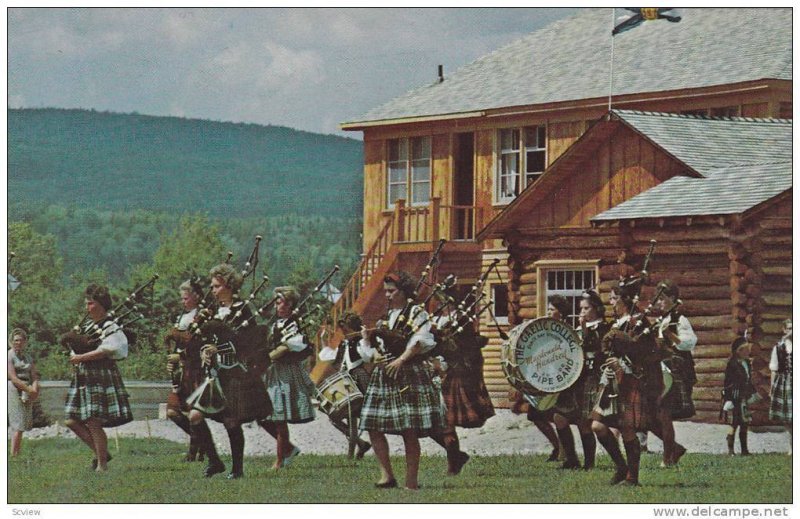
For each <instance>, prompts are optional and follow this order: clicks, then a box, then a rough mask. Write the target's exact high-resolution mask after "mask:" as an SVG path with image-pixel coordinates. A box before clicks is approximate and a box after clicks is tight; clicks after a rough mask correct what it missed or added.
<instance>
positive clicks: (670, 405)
mask: <svg viewBox="0 0 800 519" xmlns="http://www.w3.org/2000/svg"><path fill="white" fill-rule="evenodd" d="M656 290H657V291H658V290H660V291H661V297H660V298H659V300H658V309H659V311H660V312H661V313H662V314H663V315H662V316H661V317H660V318H659V320H658V322H657V323H656V329H657V341H658V343H659V346H660V348H661V351H662V352H663V353H662V356H663V357H664V360H663V361H662V366H661V368H662V371H663V372H665V373H668V374H669V375H670V376H671V377H672V387H671V388H670V389H669V391H668V392H667V394H666V395H663V396H662V395H660V394H659V395H657V396H656V400H655V402H653V403H652V404H651V410H652V411H653V412H654V413H655V416H654V417H653V420H652V424H651V425H653V427H651V431H653V434H655V435H656V436H658V437H659V438H660V439H661V441H662V442H663V443H664V453H663V461H662V462H661V466H662V467H671V466H675V465H677V464H678V460H680V458H681V456H683V455H684V454H686V448H685V447H684V446H683V445H681V444H679V443H677V442H676V441H675V426H674V425H673V424H672V421H673V420H674V419H682V418H691V417H692V416H694V414H695V409H694V402H693V401H692V390H693V388H694V385H695V383H696V382H697V376H696V375H695V370H694V358H693V357H692V350H694V347H695V345H696V344H697V335H695V333H694V330H693V329H692V325H691V324H690V323H689V319H687V318H686V316H685V315H683V314H681V313H680V312H678V310H677V303H678V301H679V300H678V295H679V291H678V285H676V284H675V283H673V282H672V281H670V280H669V279H665V280H664V281H662V282H660V283H659V284H658V286H657V287H656ZM662 378H663V375H662Z"/></svg>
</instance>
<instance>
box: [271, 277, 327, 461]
mask: <svg viewBox="0 0 800 519" xmlns="http://www.w3.org/2000/svg"><path fill="white" fill-rule="evenodd" d="M275 295H276V296H277V297H278V300H277V302H276V304H275V310H276V312H277V315H278V320H277V321H276V323H275V325H274V326H273V328H272V334H271V340H272V344H273V346H274V347H273V348H272V350H271V351H270V353H269V357H270V359H271V360H272V364H270V366H269V368H267V373H266V384H267V391H268V392H269V397H270V399H271V400H272V406H273V411H272V414H270V416H268V417H266V418H265V419H264V420H260V421H259V422H258V423H259V425H261V427H263V428H264V430H266V431H267V432H268V433H269V434H270V435H271V436H273V437H274V438H275V440H276V442H277V445H276V451H277V458H276V460H275V464H274V465H273V466H272V468H273V469H275V470H277V469H280V468H283V467H287V466H289V464H290V463H291V462H292V460H293V458H294V457H295V456H297V455H298V454H300V449H299V448H297V447H296V446H295V445H293V444H292V442H291V439H290V438H289V425H288V424H290V423H308V422H311V421H312V420H314V416H315V415H314V406H313V404H312V403H311V396H312V395H313V394H314V389H315V386H314V382H312V381H311V378H310V377H309V376H308V372H307V371H306V369H305V366H304V364H303V363H304V360H305V358H306V357H307V356H308V355H309V354H310V352H311V349H310V348H311V347H310V345H309V343H308V340H307V339H306V337H305V336H304V335H303V334H302V333H300V332H299V331H296V328H295V329H293V328H291V327H292V326H294V325H293V324H292V323H289V324H288V325H287V323H288V321H287V320H288V319H289V318H290V317H291V315H292V312H293V310H294V309H295V306H296V305H297V303H298V301H299V300H300V297H299V294H298V293H297V290H295V289H294V288H293V287H278V288H276V289H275ZM287 326H288V327H287ZM293 330H294V331H293Z"/></svg>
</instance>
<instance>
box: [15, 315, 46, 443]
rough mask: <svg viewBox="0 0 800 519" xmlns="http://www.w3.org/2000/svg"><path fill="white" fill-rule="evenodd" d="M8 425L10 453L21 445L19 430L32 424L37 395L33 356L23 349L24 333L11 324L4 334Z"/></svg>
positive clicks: (25, 344)
mask: <svg viewBox="0 0 800 519" xmlns="http://www.w3.org/2000/svg"><path fill="white" fill-rule="evenodd" d="M8 342H9V346H10V349H9V350H8V426H9V429H11V456H17V455H18V454H19V451H20V449H21V448H22V433H23V432H25V431H30V430H31V429H32V428H33V402H34V401H35V400H36V399H37V398H38V397H39V373H37V372H36V366H35V365H34V363H33V357H31V355H30V354H28V353H27V352H26V351H25V346H27V345H28V334H27V333H26V332H25V330H22V329H21V328H15V329H14V330H12V331H11V335H10V336H9V337H8Z"/></svg>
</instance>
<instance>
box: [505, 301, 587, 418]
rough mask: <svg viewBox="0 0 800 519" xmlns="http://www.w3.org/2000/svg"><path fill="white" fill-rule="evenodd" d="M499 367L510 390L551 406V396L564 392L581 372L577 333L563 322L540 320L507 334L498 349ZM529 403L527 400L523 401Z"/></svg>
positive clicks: (581, 362) (545, 406)
mask: <svg viewBox="0 0 800 519" xmlns="http://www.w3.org/2000/svg"><path fill="white" fill-rule="evenodd" d="M500 366H501V367H502V369H503V374H504V375H505V377H506V379H507V380H508V382H509V384H511V386H512V387H514V388H515V389H517V390H518V391H521V392H522V393H523V394H525V395H528V396H530V397H534V401H536V402H541V407H540V405H539V404H537V405H536V407H537V408H538V409H539V410H545V409H547V408H550V407H552V406H553V405H555V402H556V400H557V398H556V396H555V395H554V394H557V393H560V392H561V391H564V390H565V389H568V388H569V387H570V386H572V385H573V384H574V383H575V382H577V380H578V378H579V377H580V375H581V371H582V370H583V349H582V348H581V341H580V338H579V337H578V334H577V332H576V331H575V330H574V329H573V328H572V327H571V326H570V325H569V324H567V323H565V322H564V321H559V320H557V319H551V318H549V317H543V318H540V319H534V320H533V321H528V322H525V323H522V324H520V325H519V326H517V327H515V328H514V329H512V330H511V332H510V333H509V336H508V340H507V341H506V342H504V343H503V345H502V347H501V349H500ZM526 399H527V400H528V401H530V398H526Z"/></svg>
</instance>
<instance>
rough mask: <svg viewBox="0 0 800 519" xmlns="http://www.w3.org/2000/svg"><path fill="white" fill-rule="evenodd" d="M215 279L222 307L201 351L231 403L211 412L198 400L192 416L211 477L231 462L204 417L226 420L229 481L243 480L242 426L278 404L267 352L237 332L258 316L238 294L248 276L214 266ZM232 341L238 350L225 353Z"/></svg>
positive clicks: (213, 285)
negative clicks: (266, 375)
mask: <svg viewBox="0 0 800 519" xmlns="http://www.w3.org/2000/svg"><path fill="white" fill-rule="evenodd" d="M209 275H210V277H211V293H212V294H213V295H214V299H215V300H216V302H217V304H218V305H219V306H218V308H217V311H216V314H215V315H214V319H213V320H211V321H210V322H208V323H206V324H205V325H203V326H202V328H201V330H202V332H203V335H204V336H205V337H206V338H207V339H209V340H210V343H209V344H205V345H204V346H203V348H202V350H201V359H202V362H203V364H204V365H207V366H210V365H212V364H213V365H215V366H216V371H217V377H218V380H219V384H220V386H221V388H222V392H223V394H224V395H225V405H224V407H223V408H222V410H221V411H219V412H214V413H210V412H207V411H206V410H204V409H203V408H201V407H199V406H198V404H199V403H198V402H195V404H194V406H195V407H194V409H192V410H191V412H190V413H189V421H190V422H191V424H192V433H193V434H194V435H195V437H196V438H197V439H198V441H199V444H200V449H202V450H203V451H204V452H205V453H206V457H207V458H208V462H207V465H206V468H205V470H204V471H203V475H204V476H205V477H207V478H210V477H212V476H214V475H215V474H219V473H221V472H224V471H225V464H224V463H222V460H220V458H219V455H218V454H217V450H216V447H215V446H214V441H213V439H212V437H211V433H210V431H209V430H208V426H207V425H206V424H205V423H204V421H203V417H204V415H206V414H208V417H209V418H211V419H213V420H215V421H217V422H222V424H223V425H224V426H225V430H226V432H227V433H228V440H229V441H230V446H231V458H232V467H231V472H230V473H229V474H228V476H227V477H228V479H239V478H241V477H243V476H244V432H243V431H242V424H243V423H247V422H251V421H253V420H257V419H259V418H263V417H265V416H267V415H269V413H271V412H272V403H271V402H270V399H269V395H267V390H266V388H265V387H264V383H263V380H262V379H261V376H262V374H263V372H264V369H265V366H266V363H267V359H266V352H265V351H263V350H261V349H260V348H259V347H258V344H257V341H253V340H248V339H249V338H248V337H245V334H244V333H243V332H239V333H233V332H232V330H233V329H235V328H236V327H237V326H238V325H239V324H241V323H242V322H244V321H245V320H247V319H249V318H250V317H252V312H251V311H250V309H249V308H248V306H247V305H246V304H245V303H244V301H242V300H241V299H239V297H238V295H237V294H238V292H239V289H240V288H241V287H242V275H241V274H240V273H238V272H237V271H236V270H235V269H234V268H233V267H232V266H231V265H228V264H227V263H222V264H220V265H217V266H216V267H214V268H212V269H211V270H210V271H209ZM246 329H254V328H252V327H251V328H246ZM228 341H230V342H231V343H232V344H233V345H234V348H235V352H233V353H230V352H226V351H224V350H223V351H220V347H222V346H225V345H226V344H227V342H228ZM218 352H219V353H218ZM198 390H200V389H199V388H198Z"/></svg>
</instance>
